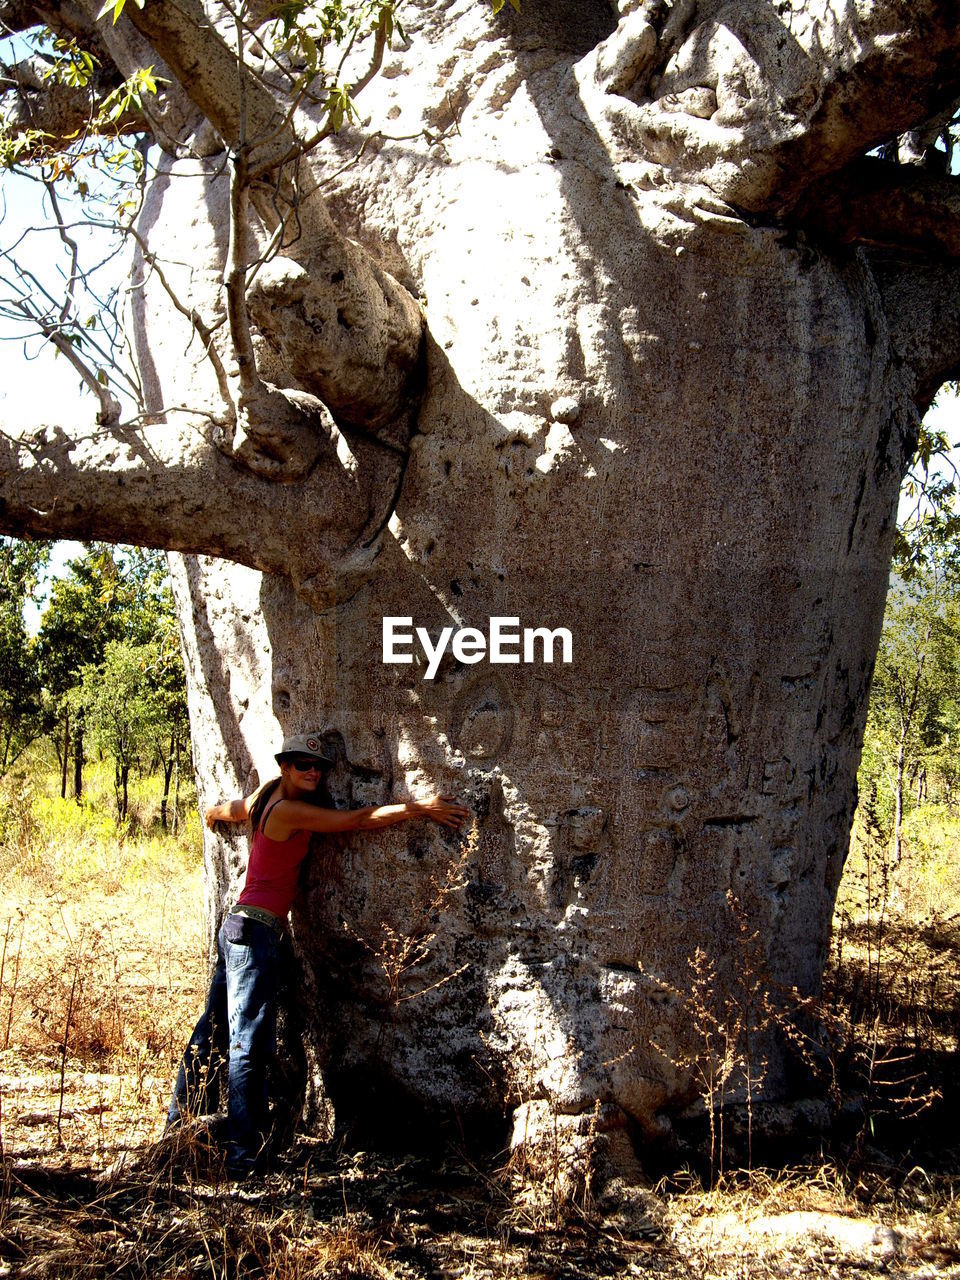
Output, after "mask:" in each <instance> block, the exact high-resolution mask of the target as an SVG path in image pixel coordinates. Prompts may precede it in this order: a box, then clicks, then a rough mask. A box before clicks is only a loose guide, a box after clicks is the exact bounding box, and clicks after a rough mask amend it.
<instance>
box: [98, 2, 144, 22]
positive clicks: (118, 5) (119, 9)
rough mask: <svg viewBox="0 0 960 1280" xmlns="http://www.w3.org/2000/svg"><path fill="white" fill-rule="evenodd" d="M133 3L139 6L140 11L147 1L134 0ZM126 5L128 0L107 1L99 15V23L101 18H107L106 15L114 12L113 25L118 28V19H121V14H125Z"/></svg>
mask: <svg viewBox="0 0 960 1280" xmlns="http://www.w3.org/2000/svg"><path fill="white" fill-rule="evenodd" d="M133 3H134V4H135V5H136V6H137V8H138V9H142V8H143V6H144V3H145V0H133ZM125 4H126V0H106V3H105V4H104V6H103V8H102V9H101V10H100V12H99V13H98V14H97V21H98V22H99V21H100V19H101V18H105V17H106V15H107V14H108V13H110V12H111V11H112V12H113V25H114V26H116V25H117V19H118V18H119V17H120V15H121V13H123V6H124V5H125Z"/></svg>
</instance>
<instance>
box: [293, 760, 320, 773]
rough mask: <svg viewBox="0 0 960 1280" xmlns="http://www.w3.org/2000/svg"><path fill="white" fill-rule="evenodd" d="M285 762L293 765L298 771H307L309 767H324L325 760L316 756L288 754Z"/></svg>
mask: <svg viewBox="0 0 960 1280" xmlns="http://www.w3.org/2000/svg"><path fill="white" fill-rule="evenodd" d="M287 764H290V765H293V767H294V769H296V770H297V772H298V773H309V772H310V770H311V769H317V770H320V769H325V768H326V761H325V760H318V759H317V758H316V756H288V757H287Z"/></svg>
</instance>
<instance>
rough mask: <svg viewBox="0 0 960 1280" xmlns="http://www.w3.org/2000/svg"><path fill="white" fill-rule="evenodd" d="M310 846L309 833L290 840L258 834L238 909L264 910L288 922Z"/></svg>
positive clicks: (255, 834)
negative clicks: (286, 918)
mask: <svg viewBox="0 0 960 1280" xmlns="http://www.w3.org/2000/svg"><path fill="white" fill-rule="evenodd" d="M264 820H266V818H264ZM261 826H262V824H261ZM309 845H310V832H309V831H295V832H294V833H293V835H292V836H290V837H289V839H287V840H271V839H270V837H269V836H265V835H264V834H263V831H262V830H260V831H257V832H255V833H254V837H253V843H252V845H251V846H250V860H249V862H248V863H247V875H246V879H245V881H244V884H243V893H241V895H240V897H239V898H238V899H237V906H238V907H239V906H248V907H263V908H264V909H265V910H266V911H272V912H273V914H274V915H275V916H279V917H280V919H281V920H283V919H285V917H286V914H287V912H288V911H289V910H290V907H291V906H292V904H293V899H294V897H295V896H296V892H297V880H298V879H299V876H300V863H301V862H302V861H303V860H304V858H305V857H306V856H307V849H308V847H309Z"/></svg>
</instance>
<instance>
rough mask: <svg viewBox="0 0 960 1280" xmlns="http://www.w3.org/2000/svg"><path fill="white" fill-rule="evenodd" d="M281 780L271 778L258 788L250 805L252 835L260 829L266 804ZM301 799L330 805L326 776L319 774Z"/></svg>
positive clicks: (326, 805)
mask: <svg viewBox="0 0 960 1280" xmlns="http://www.w3.org/2000/svg"><path fill="white" fill-rule="evenodd" d="M282 781H283V778H282V777H279V778H273V779H271V781H270V782H267V783H264V785H263V786H262V787H261V788H260V792H259V794H258V796H257V798H256V800H254V802H253V804H252V805H251V806H250V826H251V828H252V829H253V833H254V835H256V833H257V832H258V831H259V830H260V824H261V823H262V822H263V818H264V814H265V812H266V808H267V805H268V804H269V803H270V801H271V800H272V799H273V797H274V795H275V794H276V790H277V787H279V785H280V783H281V782H282ZM301 799H303V800H305V801H306V803H307V804H316V805H322V806H324V807H326V808H330V807H332V804H333V801H332V798H331V795H330V792H329V791H328V790H327V780H326V777H325V776H323V775H321V778H320V781H319V782H318V783H317V785H316V787H315V788H314V789H313V791H311V792H310V793H309V794H308V795H305V796H302V797H301Z"/></svg>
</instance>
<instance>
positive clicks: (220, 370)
mask: <svg viewBox="0 0 960 1280" xmlns="http://www.w3.org/2000/svg"><path fill="white" fill-rule="evenodd" d="M123 230H124V232H125V233H126V234H127V235H129V236H131V237H132V238H133V239H134V240H135V241H136V243H137V246H138V247H139V249H140V254H141V257H142V258H143V260H144V262H145V263H146V264H147V265H148V266H149V267H150V269H151V271H152V272H153V274H154V275H155V276H156V277H157V279H158V280H159V282H160V284H161V286H162V287H163V290H164V292H165V293H166V295H167V297H168V298H169V299H170V301H171V302H172V303H173V305H174V307H176V309H177V311H179V312H180V314H181V315H182V316H185V317H186V319H187V320H189V321H190V324H191V325H192V326H193V331H194V333H196V335H197V337H198V338H199V339H200V342H201V344H202V346H203V349H204V352H205V353H206V355H207V357H208V359H209V360H210V363H211V364H212V365H213V370H214V374H215V375H216V379H217V388H218V390H219V392H220V397H221V399H222V400H223V402H224V407H225V408H227V409H230V410H232V408H233V400H232V397H231V395H230V384H229V382H228V380H227V374H226V370H225V369H224V367H223V361H222V360H221V359H220V354H219V352H218V351H217V348H216V345H215V344H214V341H213V330H212V329H211V328H210V327H209V325H207V324H206V323H205V321H204V320H203V318H202V317H201V316H200V315H199V313H198V312H197V310H196V308H195V307H188V306H186V304H185V303H184V302H182V301H181V299H180V298H179V296H178V295H177V293H176V291H175V290H174V289H173V287H172V285H171V284H170V282H169V280H168V279H167V277H166V274H165V273H164V271H163V269H162V267H161V266H160V263H159V261H158V259H157V255H156V254H155V253H152V252H151V251H150V249H149V247H148V245H147V242H146V241H145V240H144V238H143V237H142V236H141V235H140V233H139V232H138V231H137V230H136V229H135V228H134V227H124V228H123Z"/></svg>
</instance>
